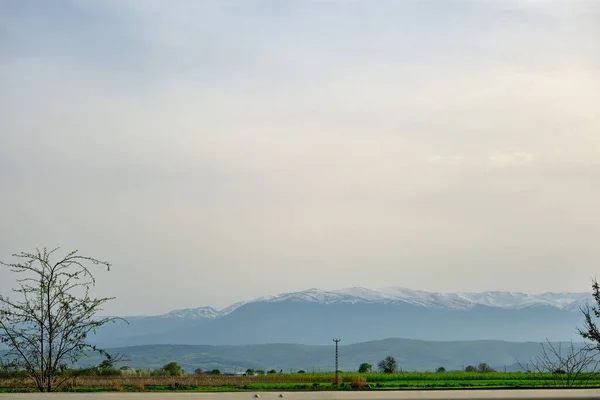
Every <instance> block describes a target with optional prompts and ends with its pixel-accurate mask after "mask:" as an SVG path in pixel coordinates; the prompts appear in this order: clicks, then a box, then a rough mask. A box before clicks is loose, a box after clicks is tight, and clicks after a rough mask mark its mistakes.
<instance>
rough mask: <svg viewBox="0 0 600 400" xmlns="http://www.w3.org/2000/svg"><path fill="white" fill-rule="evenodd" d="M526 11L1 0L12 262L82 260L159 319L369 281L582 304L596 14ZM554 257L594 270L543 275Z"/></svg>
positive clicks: (486, 6)
mask: <svg viewBox="0 0 600 400" xmlns="http://www.w3.org/2000/svg"><path fill="white" fill-rule="evenodd" d="M521 4H522V3H520V2H512V1H509V2H502V1H497V2H482V3H476V2H468V1H460V0H453V1H449V2H443V4H442V3H440V2H425V1H418V2H397V1H382V2H377V3H372V2H368V1H355V2H350V3H347V2H346V3H342V2H303V1H298V2H295V1H291V2H285V4H283V3H280V2H274V1H255V2H249V3H247V2H227V3H209V2H196V1H180V2H176V3H173V2H169V1H159V0H156V1H128V2H126V3H124V2H121V1H107V2H85V3H82V2H70V1H64V2H62V1H59V2H55V3H53V4H52V6H51V7H50V6H43V7H46V8H43V9H41V8H40V9H38V8H35V9H34V8H31V7H30V6H27V2H17V1H14V2H4V3H2V5H1V6H0V7H2V10H0V26H2V27H3V28H4V30H3V32H4V33H5V34H4V35H3V40H2V41H0V52H1V54H2V57H0V86H2V88H3V90H2V91H1V92H0V110H1V111H0V117H1V118H0V131H1V132H2V134H1V135H0V183H1V184H2V187H3V188H6V189H5V190H3V196H2V198H1V199H0V202H1V204H0V205H1V207H0V220H2V222H3V227H5V229H4V230H3V233H2V235H1V237H0V239H1V240H0V259H4V257H2V254H5V255H6V254H12V253H13V252H15V251H20V250H30V249H31V247H32V246H35V245H38V244H48V245H50V246H54V245H57V244H58V245H61V246H63V247H65V248H69V247H77V248H80V249H81V250H82V251H85V250H86V249H87V251H85V252H86V253H91V255H93V256H97V257H100V258H104V259H107V260H109V261H111V262H113V263H114V264H115V271H118V273H117V272H115V274H114V275H113V273H112V272H111V274H109V275H110V276H109V277H105V279H106V280H107V281H105V282H108V283H109V284H107V285H104V286H103V288H108V290H109V291H112V293H107V294H108V295H115V296H117V297H118V298H119V301H120V303H119V304H120V306H119V307H118V308H119V310H121V309H123V310H129V312H146V313H153V312H159V311H167V310H168V309H170V308H176V307H183V306H197V305H204V304H212V305H216V306H224V305H227V304H229V303H231V302H233V301H237V300H244V299H247V298H252V297H257V296H261V295H266V294H270V293H272V290H273V287H276V288H277V290H276V292H280V291H285V290H302V289H305V288H306V287H315V286H323V285H325V287H329V286H328V285H337V286H356V284H357V283H356V282H360V283H361V285H364V286H372V287H379V286H385V285H388V284H389V282H398V284H399V285H403V286H409V287H413V288H416V289H431V290H442V291H451V290H479V289H481V290H488V289H493V288H496V289H507V290H529V289H530V290H539V291H545V290H561V291H563V290H571V289H573V288H576V289H577V290H582V289H583V290H585V289H586V288H587V287H586V285H587V280H586V279H587V278H585V277H586V276H589V275H591V273H592V271H593V270H594V268H595V267H596V265H597V258H596V256H597V254H596V253H594V251H595V250H594V249H595V248H596V247H597V246H595V244H594V243H593V238H594V237H597V234H598V232H597V226H600V221H599V220H598V218H599V217H598V216H599V215H600V210H599V209H598V204H597V202H594V201H593V199H597V198H598V196H600V192H598V188H597V185H594V184H593V182H595V181H596V180H597V179H599V177H600V175H599V173H598V171H599V168H598V166H599V165H600V158H599V155H598V152H597V149H598V148H600V135H598V131H599V129H600V125H599V121H598V117H597V115H598V107H597V104H600V99H599V93H600V73H599V71H600V70H599V67H600V64H598V61H599V59H598V52H597V38H598V37H600V31H599V25H598V24H597V20H598V18H597V17H598V15H599V14H598V13H597V10H596V9H595V8H594V7H583V3H581V4H582V7H565V5H566V4H567V3H562V2H548V3H544V4H543V7H542V6H541V5H540V6H537V5H536V4H535V3H531V4H527V5H526V6H522V5H521ZM568 4H571V3H568ZM509 167H512V168H509ZM549 254H551V256H550V255H549ZM521 259H526V260H527V264H529V265H530V266H529V267H526V266H523V265H522V264H523V263H524V261H519V260H521ZM556 260H565V261H564V262H565V263H566V262H567V261H568V260H572V261H573V264H577V265H578V267H573V268H576V270H577V275H578V278H577V279H576V278H575V277H573V279H572V281H568V280H565V279H555V276H545V277H544V279H539V277H540V274H539V271H543V270H544V266H546V265H549V264H551V265H553V266H554V267H556V268H558V264H557V261H556ZM517 264H519V266H518V267H516V266H515V265H517ZM499 269H502V270H504V271H505V272H506V273H505V275H506V277H503V276H504V275H503V276H497V277H496V278H495V279H494V282H491V281H490V280H489V279H488V278H489V274H490V271H497V270H499ZM513 273H518V274H519V276H522V277H523V279H521V280H519V281H518V282H517V281H515V280H514V279H511V278H510V276H511V274H513ZM2 274H5V272H0V291H4V290H6V289H7V287H6V284H5V282H7V279H8V278H7V276H6V275H2ZM261 276H269V280H265V279H262V278H261ZM513 276H514V275H513ZM581 276H583V277H584V278H581ZM232 277H233V278H232ZM474 277H475V278H474ZM384 281H385V282H384ZM329 282H331V284H330V283H329ZM527 282H534V283H532V284H526V283H527ZM519 285H521V286H519ZM527 285H529V286H527ZM528 288H529V289H528ZM156 291H158V292H160V293H161V296H160V301H158V300H157V296H156V295H154V294H153V293H154V292H156ZM119 310H116V311H119Z"/></svg>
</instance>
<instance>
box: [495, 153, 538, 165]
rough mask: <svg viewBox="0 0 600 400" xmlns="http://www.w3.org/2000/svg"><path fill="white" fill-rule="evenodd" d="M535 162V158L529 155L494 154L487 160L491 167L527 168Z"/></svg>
mask: <svg viewBox="0 0 600 400" xmlns="http://www.w3.org/2000/svg"><path fill="white" fill-rule="evenodd" d="M534 162H535V157H534V156H533V155H532V154H529V153H523V152H515V153H496V154H494V155H492V156H490V158H489V165H490V166H492V167H514V166H528V165H532V164H533V163H534Z"/></svg>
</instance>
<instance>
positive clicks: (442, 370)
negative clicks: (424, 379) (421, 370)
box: [435, 367, 446, 373]
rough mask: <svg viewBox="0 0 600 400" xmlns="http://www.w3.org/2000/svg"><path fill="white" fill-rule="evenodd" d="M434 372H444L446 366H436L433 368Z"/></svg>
mask: <svg viewBox="0 0 600 400" xmlns="http://www.w3.org/2000/svg"><path fill="white" fill-rule="evenodd" d="M435 372H437V373H443V372H446V368H444V367H439V368H437V369H436V370H435Z"/></svg>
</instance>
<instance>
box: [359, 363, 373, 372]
mask: <svg viewBox="0 0 600 400" xmlns="http://www.w3.org/2000/svg"><path fill="white" fill-rule="evenodd" d="M372 369H373V366H372V365H371V364H369V363H366V362H365V363H362V364H360V366H359V367H358V372H359V373H361V374H365V373H367V372H371V370H372Z"/></svg>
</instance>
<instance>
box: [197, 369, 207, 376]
mask: <svg viewBox="0 0 600 400" xmlns="http://www.w3.org/2000/svg"><path fill="white" fill-rule="evenodd" d="M205 372H206V371H204V368H196V369H195V370H194V374H196V375H203V374H204V373H205Z"/></svg>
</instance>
